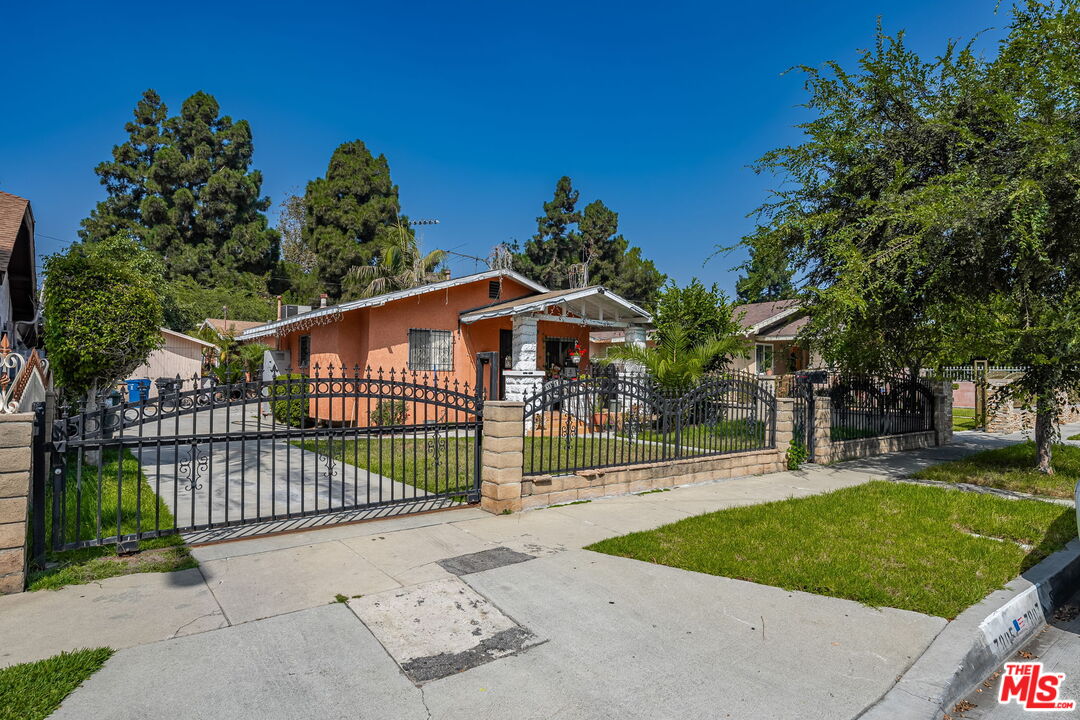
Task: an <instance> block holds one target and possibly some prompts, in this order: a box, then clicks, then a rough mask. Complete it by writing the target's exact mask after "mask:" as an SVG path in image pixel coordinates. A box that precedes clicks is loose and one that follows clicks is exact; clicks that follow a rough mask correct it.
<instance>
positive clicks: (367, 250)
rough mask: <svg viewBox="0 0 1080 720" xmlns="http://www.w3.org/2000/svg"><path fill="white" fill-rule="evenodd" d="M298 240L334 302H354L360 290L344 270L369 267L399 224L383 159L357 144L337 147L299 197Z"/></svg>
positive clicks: (393, 189)
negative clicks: (301, 202) (301, 213)
mask: <svg viewBox="0 0 1080 720" xmlns="http://www.w3.org/2000/svg"><path fill="white" fill-rule="evenodd" d="M304 208H305V213H306V214H305V222H304V230H303V240H304V243H305V244H306V245H307V247H308V248H309V249H310V250H311V251H312V252H314V253H315V256H316V266H317V267H316V269H317V272H318V275H319V280H320V281H321V282H322V283H323V284H324V285H325V286H326V292H327V293H328V294H329V295H330V296H331V297H333V298H335V299H341V298H346V299H348V298H353V297H358V296H359V294H360V293H361V292H362V290H363V288H362V287H361V283H360V281H359V280H357V279H355V274H354V275H350V274H349V270H351V269H352V268H353V267H355V266H359V265H369V264H371V262H372V261H373V260H374V259H376V258H377V257H378V255H379V251H380V249H381V248H382V247H383V246H389V245H390V244H392V243H393V242H394V237H395V236H394V230H393V228H394V227H396V225H397V223H398V221H399V220H402V221H403V222H404V223H406V224H405V227H406V228H407V232H408V234H409V236H410V237H412V231H411V229H408V225H407V221H406V219H405V218H404V217H402V216H401V214H400V213H401V204H400V202H399V200H398V188H397V185H394V184H393V182H392V181H391V179H390V164H389V163H388V162H387V160H386V156H385V155H379V156H378V157H374V156H373V155H372V154H371V151H369V150H368V149H367V146H366V145H364V143H363V142H362V141H360V140H354V141H352V142H347V143H343V144H342V145H339V146H338V148H337V149H336V150H334V154H333V155H332V156H331V157H330V165H329V166H328V167H327V169H326V177H322V178H317V179H315V180H312V181H311V182H309V183H308V185H307V192H306V193H305V194H304Z"/></svg>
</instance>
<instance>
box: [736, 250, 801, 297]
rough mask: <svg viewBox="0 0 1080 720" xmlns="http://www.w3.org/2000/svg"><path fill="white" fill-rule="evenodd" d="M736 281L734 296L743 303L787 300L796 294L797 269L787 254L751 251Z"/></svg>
mask: <svg viewBox="0 0 1080 720" xmlns="http://www.w3.org/2000/svg"><path fill="white" fill-rule="evenodd" d="M739 269H740V270H742V271H743V273H744V274H742V275H740V276H739V279H738V280H737V281H736V282H735V296H736V299H737V300H738V301H739V302H740V303H756V302H767V301H770V300H787V299H789V298H793V297H795V296H796V294H797V293H796V290H795V283H794V280H793V278H794V272H793V271H792V269H791V266H790V265H788V262H787V258H786V257H783V256H777V255H776V254H775V253H769V252H768V251H767V250H762V251H760V252H757V251H755V252H751V254H750V259H749V260H748V261H747V262H745V263H743V264H742V265H741V266H740V267H739Z"/></svg>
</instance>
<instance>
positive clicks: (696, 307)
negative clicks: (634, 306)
mask: <svg viewBox="0 0 1080 720" xmlns="http://www.w3.org/2000/svg"><path fill="white" fill-rule="evenodd" d="M653 320H654V322H655V323H656V333H657V335H658V336H665V335H669V334H677V333H679V332H681V333H683V334H684V335H685V336H686V339H687V341H688V342H689V343H690V344H691V345H700V344H703V343H704V342H706V341H707V340H708V339H710V338H715V337H720V338H729V337H735V338H739V337H741V336H742V334H743V333H742V326H741V325H740V324H739V321H738V319H737V318H736V317H735V316H734V306H733V305H732V304H731V303H730V302H729V301H728V298H727V295H725V294H724V292H723V291H722V290H720V288H719V287H717V285H716V283H713V284H712V286H711V287H706V286H705V284H704V283H702V282H701V281H700V280H698V279H697V278H693V279H692V280H691V281H690V283H689V284H688V285H686V286H685V287H679V286H678V285H676V284H675V283H674V282H668V284H667V285H665V286H664V289H663V290H662V291H661V292H660V299H659V301H658V302H657V303H656V310H655V312H654V313H653ZM740 354H741V353H740Z"/></svg>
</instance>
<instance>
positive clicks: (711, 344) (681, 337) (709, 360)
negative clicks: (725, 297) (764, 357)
mask: <svg viewBox="0 0 1080 720" xmlns="http://www.w3.org/2000/svg"><path fill="white" fill-rule="evenodd" d="M746 352H747V345H746V341H745V340H744V339H743V338H741V337H738V336H736V335H729V336H727V337H713V338H710V339H709V340H706V341H705V342H703V343H701V344H699V345H691V343H690V339H689V336H688V335H687V332H686V330H685V329H684V328H682V327H680V326H674V327H670V328H666V329H665V331H664V332H663V333H658V334H657V338H656V346H655V347H641V346H637V345H622V346H616V347H612V348H611V349H610V350H608V352H607V355H606V356H605V357H604V358H602V359H601V360H600V362H601V363H602V364H605V365H607V364H609V363H611V362H612V361H613V360H622V361H625V362H630V363H634V364H637V365H640V366H642V367H643V368H644V369H645V371H646V372H647V373H649V375H651V376H652V377H653V378H654V379H655V380H656V382H657V383H659V384H660V385H661V386H662V387H665V388H669V389H680V388H686V387H689V386H690V385H693V384H694V382H695V381H697V380H698V379H700V378H701V376H702V375H704V374H705V372H706V371H707V370H708V369H709V368H710V367H711V366H713V365H714V364H715V363H716V361H718V360H721V359H726V358H730V357H734V356H736V355H740V356H741V355H745V354H746Z"/></svg>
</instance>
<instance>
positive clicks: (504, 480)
mask: <svg viewBox="0 0 1080 720" xmlns="http://www.w3.org/2000/svg"><path fill="white" fill-rule="evenodd" d="M524 417H525V406H524V404H522V403H520V402H511V401H508V400H503V401H489V402H486V403H484V437H483V453H482V454H481V467H480V481H481V484H480V507H481V509H483V510H487V511H488V512H490V513H496V514H499V513H503V512H506V511H510V512H516V511H518V510H521V474H522V471H523V464H524V462H525V456H524V452H523V451H524V449H525V437H524V435H525V426H524Z"/></svg>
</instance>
